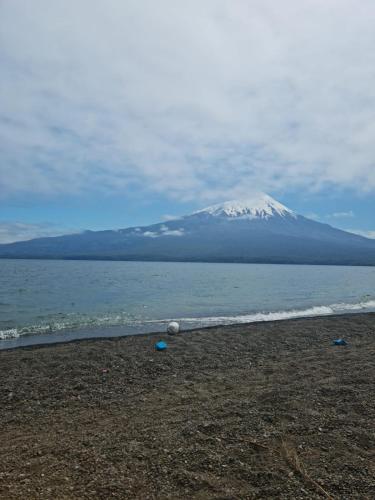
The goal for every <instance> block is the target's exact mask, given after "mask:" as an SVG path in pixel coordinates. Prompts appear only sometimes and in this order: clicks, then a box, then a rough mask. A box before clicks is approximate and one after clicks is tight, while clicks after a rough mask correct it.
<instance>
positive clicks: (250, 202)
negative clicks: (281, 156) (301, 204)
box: [195, 193, 296, 219]
mask: <svg viewBox="0 0 375 500" xmlns="http://www.w3.org/2000/svg"><path fill="white" fill-rule="evenodd" d="M195 214H207V215H214V216H223V217H241V218H246V219H257V218H259V219H268V218H269V217H273V216H277V215H278V216H281V217H285V216H292V217H296V214H295V213H294V212H293V211H292V210H290V209H289V208H287V207H286V206H284V205H282V204H281V203H279V202H278V201H276V200H275V199H273V198H272V197H271V196H269V195H268V194H264V193H262V194H259V195H257V196H254V197H252V198H248V199H242V200H233V201H226V202H224V203H219V204H217V205H212V206H210V207H207V208H204V209H203V210H198V211H197V212H195Z"/></svg>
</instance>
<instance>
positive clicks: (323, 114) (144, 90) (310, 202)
mask: <svg viewBox="0 0 375 500" xmlns="http://www.w3.org/2000/svg"><path fill="white" fill-rule="evenodd" d="M374 26H375V3H374V2H373V0H361V1H360V2H358V1H354V0H324V1H323V0H303V1H300V0H284V1H283V2H275V1H274V0H205V1H204V2H202V1H201V0H199V1H198V0H189V2H180V1H176V0H159V1H158V2H155V1H152V0H106V1H105V2H103V1H101V0H78V1H77V0H64V2H52V1H51V0H33V1H32V2H30V1H29V0H0V68H1V77H0V243H6V242H10V241H16V240H22V239H29V238H32V237H37V236H45V235H56V234H64V233H70V232H76V231H81V230H84V229H92V230H96V229H111V228H114V229H116V228H123V227H128V226H138V225H142V224H143V225H147V224H151V223H154V222H158V221H161V220H167V219H168V218H170V217H173V216H180V215H183V214H186V213H190V212H192V211H194V210H197V209H199V208H203V207H205V206H207V205H210V204H213V203H217V202H221V201H225V200H231V199H239V198H242V199H243V198H248V197H251V196H252V194H253V193H255V192H259V191H262V192H267V193H268V194H270V195H271V196H273V197H274V198H276V199H277V200H279V201H280V202H282V203H284V204H285V205H287V206H288V207H290V208H291V209H293V210H295V211H297V212H298V213H301V214H303V215H305V216H308V217H311V218H314V219H315V220H319V221H321V222H325V223H329V224H331V225H334V226H336V227H340V228H342V229H347V230H350V231H354V232H358V233H361V234H363V235H367V236H369V237H375V220H374V215H373V214H374V213H375V84H374V82H375V57H374V54H375V30H374Z"/></svg>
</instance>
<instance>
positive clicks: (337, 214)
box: [326, 210, 354, 219]
mask: <svg viewBox="0 0 375 500" xmlns="http://www.w3.org/2000/svg"><path fill="white" fill-rule="evenodd" d="M326 217H329V218H331V217H333V218H334V219H343V218H344V219H345V218H352V217H354V212H353V210H349V211H348V212H335V213H333V214H329V215H327V216H326Z"/></svg>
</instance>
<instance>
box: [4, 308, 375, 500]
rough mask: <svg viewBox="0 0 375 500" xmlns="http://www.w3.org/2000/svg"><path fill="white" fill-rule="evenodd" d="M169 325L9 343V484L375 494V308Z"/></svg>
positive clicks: (12, 495)
mask: <svg viewBox="0 0 375 500" xmlns="http://www.w3.org/2000/svg"><path fill="white" fill-rule="evenodd" d="M159 336H160V335H155V334H144V335H134V336H125V337H115V338H104V339H101V340H100V341H97V340H95V339H94V340H89V339H85V340H84V341H81V340H79V341H73V342H69V343H61V344H52V345H42V346H32V347H27V348H19V349H9V350H4V351H1V352H0V377H1V380H2V386H1V389H0V408H1V410H0V412H1V419H2V426H1V428H0V439H1V442H2V447H1V449H0V461H1V463H2V468H1V471H0V472H1V474H0V497H1V498H7V499H9V500H13V499H17V500H18V499H22V500H23V499H24V498H38V499H41V500H44V499H45V500H47V499H50V498H72V499H75V498H77V499H78V498H99V499H103V500H104V499H106V498H118V499H123V498H129V499H132V498H149V499H157V500H159V499H160V500H161V499H163V500H164V499H170V500H172V499H176V498H179V499H180V498H181V499H186V500H187V499H189V500H190V499H194V500H202V499H204V498H213V499H219V498H220V499H222V498H231V499H238V500H239V499H242V498H249V499H250V498H285V499H319V498H322V490H324V491H325V492H326V493H327V495H328V496H329V497H330V498H372V493H373V484H374V481H375V468H374V464H373V449H374V448H375V436H374V433H373V422H374V420H375V398H374V394H373V380H374V379H375V366H374V356H375V314H374V313H357V314H346V315H337V316H324V317H312V318H293V319H291V320H281V321H274V322H260V323H249V324H239V325H231V326H218V327H209V328H206V329H196V330H194V331H185V332H183V333H181V334H178V335H174V336H167V335H165V334H163V337H164V338H166V340H167V343H168V349H167V350H166V351H164V352H157V351H155V349H154V343H155V340H156V338H155V337H159ZM339 337H343V338H345V340H346V341H347V342H348V345H347V346H344V347H342V346H334V345H332V341H333V340H334V339H336V338H339Z"/></svg>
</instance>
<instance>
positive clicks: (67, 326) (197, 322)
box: [0, 299, 375, 340]
mask: <svg viewBox="0 0 375 500" xmlns="http://www.w3.org/2000/svg"><path fill="white" fill-rule="evenodd" d="M365 310H375V300H374V299H371V300H367V301H363V302H358V303H355V304H347V303H337V304H331V305H328V306H313V307H310V308H307V309H293V310H289V311H275V312H257V313H252V314H241V315H237V316H207V317H193V318H169V319H154V320H152V319H148V320H146V319H137V320H136V319H135V318H131V317H129V316H128V315H125V314H123V313H122V314H121V313H120V314H113V315H106V316H100V317H97V316H92V317H90V316H84V317H82V316H81V317H74V319H73V318H70V319H69V320H66V321H51V322H50V323H49V324H45V323H44V324H39V325H30V326H24V327H20V328H9V329H4V330H0V340H9V339H16V338H18V337H20V336H28V335H43V334H53V333H54V332H58V331H61V330H77V329H80V328H86V327H101V326H102V327H104V326H125V325H128V326H131V325H137V326H138V327H142V325H144V326H145V330H147V326H146V325H151V324H153V325H158V324H160V325H164V324H166V323H168V322H169V321H171V320H172V319H174V320H178V321H180V322H181V323H182V324H183V325H185V326H186V327H189V326H191V327H193V326H213V325H231V324H235V323H254V322H258V321H259V322H262V321H279V320H285V319H292V318H304V317H313V316H329V315H331V314H340V313H341V314H342V313H345V312H348V311H365Z"/></svg>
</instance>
